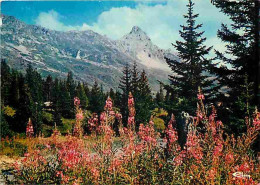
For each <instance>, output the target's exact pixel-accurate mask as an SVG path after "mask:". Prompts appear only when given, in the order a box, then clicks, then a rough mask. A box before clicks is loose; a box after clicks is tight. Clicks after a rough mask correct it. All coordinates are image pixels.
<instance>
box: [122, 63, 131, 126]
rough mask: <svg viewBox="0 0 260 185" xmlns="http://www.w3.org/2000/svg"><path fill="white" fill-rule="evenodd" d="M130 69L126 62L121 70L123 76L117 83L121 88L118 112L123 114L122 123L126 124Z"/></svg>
mask: <svg viewBox="0 0 260 185" xmlns="http://www.w3.org/2000/svg"><path fill="white" fill-rule="evenodd" d="M131 87H132V86H131V71H130V69H129V66H128V64H126V66H125V67H124V70H123V77H122V78H121V80H120V84H119V89H120V90H121V92H120V96H119V99H120V103H119V108H120V112H121V114H122V116H123V124H124V126H126V124H127V118H128V95H129V92H130V91H131Z"/></svg>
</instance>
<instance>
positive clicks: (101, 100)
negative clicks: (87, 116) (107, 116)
mask: <svg viewBox="0 0 260 185" xmlns="http://www.w3.org/2000/svg"><path fill="white" fill-rule="evenodd" d="M104 106H105V96H104V94H103V93H102V90H101V87H99V85H98V83H97V81H95V83H94V85H93V86H92V89H91V92H90V97H89V110H90V111H92V112H94V113H98V114H99V113H101V112H102V111H103V110H104Z"/></svg>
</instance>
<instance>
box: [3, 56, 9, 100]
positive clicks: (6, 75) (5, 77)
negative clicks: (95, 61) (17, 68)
mask: <svg viewBox="0 0 260 185" xmlns="http://www.w3.org/2000/svg"><path fill="white" fill-rule="evenodd" d="M10 83H11V72H10V67H9V66H8V65H7V63H6V61H5V60H4V59H1V102H2V103H3V104H4V105H8V103H9V102H8V96H9V93H10V85H11V84H10Z"/></svg>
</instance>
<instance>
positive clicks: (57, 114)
mask: <svg viewBox="0 0 260 185" xmlns="http://www.w3.org/2000/svg"><path fill="white" fill-rule="evenodd" d="M60 94H61V88H60V83H59V80H58V79H57V78H55V80H54V85H53V89H52V108H53V121H54V123H56V124H57V125H61V123H62V121H61V112H62V110H61V107H62V105H61V104H62V103H61V99H60Z"/></svg>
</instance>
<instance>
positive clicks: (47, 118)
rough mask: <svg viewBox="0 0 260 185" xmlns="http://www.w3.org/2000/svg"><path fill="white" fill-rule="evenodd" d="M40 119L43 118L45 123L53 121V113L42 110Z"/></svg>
mask: <svg viewBox="0 0 260 185" xmlns="http://www.w3.org/2000/svg"><path fill="white" fill-rule="evenodd" d="M42 119H43V122H44V123H46V124H51V123H53V115H52V114H51V113H49V112H45V111H43V112H42Z"/></svg>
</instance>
